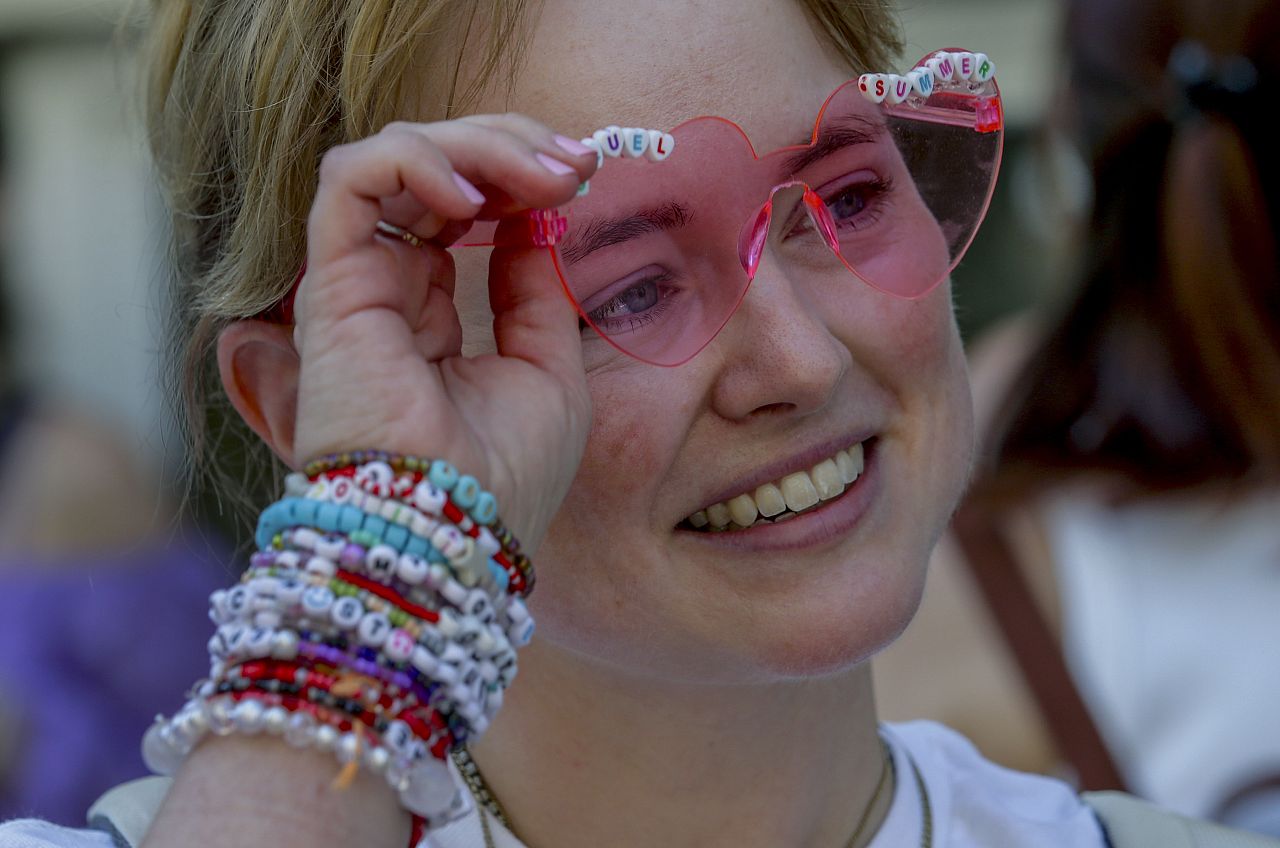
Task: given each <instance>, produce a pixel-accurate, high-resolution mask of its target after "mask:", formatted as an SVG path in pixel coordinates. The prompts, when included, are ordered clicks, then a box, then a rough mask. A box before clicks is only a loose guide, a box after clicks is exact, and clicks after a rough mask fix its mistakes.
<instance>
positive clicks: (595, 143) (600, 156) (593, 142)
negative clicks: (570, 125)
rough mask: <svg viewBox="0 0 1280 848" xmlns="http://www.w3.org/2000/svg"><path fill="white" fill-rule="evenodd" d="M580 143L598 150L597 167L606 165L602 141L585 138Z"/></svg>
mask: <svg viewBox="0 0 1280 848" xmlns="http://www.w3.org/2000/svg"><path fill="white" fill-rule="evenodd" d="M580 143H581V144H582V145H583V146H585V147H590V148H591V149H592V150H594V151H595V152H596V168H600V167H602V166H603V165H604V148H602V147H601V146H600V142H598V141H596V140H595V139H594V138H584V139H582V140H581V142H580Z"/></svg>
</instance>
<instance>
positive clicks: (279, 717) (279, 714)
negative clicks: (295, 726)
mask: <svg viewBox="0 0 1280 848" xmlns="http://www.w3.org/2000/svg"><path fill="white" fill-rule="evenodd" d="M288 723H289V713H288V711H287V710H285V708H284V707H280V706H275V707H271V708H270V709H268V710H267V711H266V713H265V714H264V715H263V716H262V727H263V729H264V730H266V731H267V732H268V733H270V734H271V735H272V736H279V735H280V734H282V733H284V729H285V727H286V726H287V725H288Z"/></svg>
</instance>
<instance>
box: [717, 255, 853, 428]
mask: <svg viewBox="0 0 1280 848" xmlns="http://www.w3.org/2000/svg"><path fill="white" fill-rule="evenodd" d="M770 253H771V252H770V251H768V250H766V251H765V253H764V256H763V257H762V260H761V262H760V264H759V267H758V270H757V273H756V277H755V279H754V280H753V281H752V283H751V288H750V289H748V291H747V294H746V297H745V298H744V299H743V301H742V305H741V306H740V307H739V308H738V311H737V313H736V314H735V315H734V316H733V318H732V319H731V320H730V321H729V323H728V324H727V325H726V326H725V328H724V329H723V330H722V331H721V332H720V335H719V336H717V338H716V340H715V341H714V342H713V343H712V344H713V348H714V349H715V351H716V353H717V354H718V356H719V358H720V360H721V363H722V364H721V367H720V370H719V373H718V375H717V379H716V383H715V387H714V389H713V393H712V404H713V406H714V407H715V409H716V411H717V412H718V413H719V414H720V415H722V416H724V417H725V418H728V419H730V420H742V419H746V418H749V417H751V416H752V415H758V414H761V413H776V412H792V413H795V414H809V413H812V412H816V411H818V410H821V409H822V408H824V407H826V406H827V404H828V403H829V402H830V401H831V397H832V395H833V394H834V392H835V390H836V388H837V386H839V385H840V382H841V380H842V379H843V378H844V376H845V375H846V374H847V373H848V371H849V368H850V367H851V366H852V362H853V356H852V353H850V351H849V348H848V347H847V346H846V345H845V344H844V343H843V342H841V341H840V339H839V338H838V337H837V336H836V335H835V334H834V333H833V332H832V327H831V325H830V321H831V314H830V313H827V312H824V310H823V309H822V304H821V303H820V302H819V301H818V300H816V299H814V298H813V297H811V295H812V292H811V291H809V290H807V287H806V286H805V285H804V281H803V276H804V273H805V272H804V271H803V270H795V269H792V270H790V271H788V270H787V268H786V267H785V266H784V265H782V264H780V263H778V262H777V261H775V260H774V258H773V257H772V256H771V255H770ZM708 352H710V351H708Z"/></svg>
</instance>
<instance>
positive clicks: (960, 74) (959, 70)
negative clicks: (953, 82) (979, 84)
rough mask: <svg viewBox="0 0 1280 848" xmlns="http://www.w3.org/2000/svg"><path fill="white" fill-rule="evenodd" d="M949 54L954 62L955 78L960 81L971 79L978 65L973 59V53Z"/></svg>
mask: <svg viewBox="0 0 1280 848" xmlns="http://www.w3.org/2000/svg"><path fill="white" fill-rule="evenodd" d="M951 55H952V57H953V59H954V61H955V63H956V79H958V80H962V81H963V80H970V79H973V72H974V71H975V70H977V67H978V63H977V62H976V61H974V55H973V54H972V53H953V54H951Z"/></svg>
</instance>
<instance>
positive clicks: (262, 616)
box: [253, 609, 284, 628]
mask: <svg viewBox="0 0 1280 848" xmlns="http://www.w3.org/2000/svg"><path fill="white" fill-rule="evenodd" d="M283 621H284V619H283V618H282V617H281V615H280V613H279V612H277V611H275V610H270V609H267V610H259V611H258V612H255V613H254V614H253V626H254V627H268V628H275V627H279V626H280V625H281V624H282V623H283Z"/></svg>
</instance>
